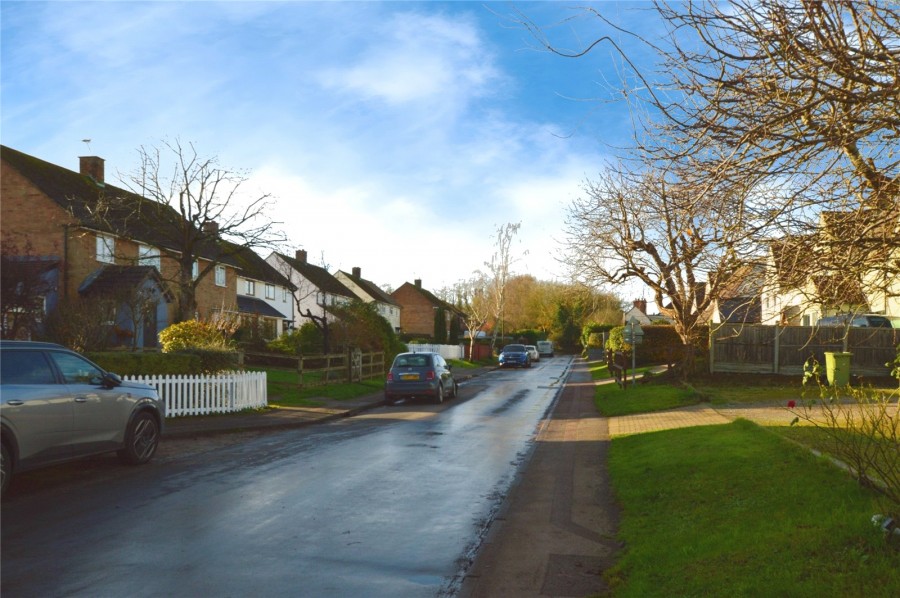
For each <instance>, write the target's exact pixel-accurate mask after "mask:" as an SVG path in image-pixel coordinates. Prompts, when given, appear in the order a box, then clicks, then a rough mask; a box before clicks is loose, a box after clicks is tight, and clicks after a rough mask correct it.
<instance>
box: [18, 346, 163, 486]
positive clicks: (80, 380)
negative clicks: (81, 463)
mask: <svg viewBox="0 0 900 598" xmlns="http://www.w3.org/2000/svg"><path fill="white" fill-rule="evenodd" d="M0 401H2V409H0V445H2V461H0V473H2V488H0V489H2V490H5V489H6V487H7V485H8V484H9V481H10V479H11V478H12V476H13V474H14V473H16V472H19V471H25V470H27V469H34V468H37V467H42V466H45V465H50V464H52V463H58V462H61V461H69V460H72V459H77V458H79V457H84V456H87V455H92V454H96V453H102V452H107V451H117V452H118V455H119V457H120V459H121V460H122V461H123V462H125V463H128V464H134V465H137V464H141V463H146V462H148V461H150V459H152V458H153V455H154V454H155V453H156V447H157V445H158V444H159V439H160V435H161V433H162V429H163V421H164V420H165V413H166V412H165V405H164V404H163V402H162V401H161V400H160V398H159V394H158V393H157V391H156V389H155V388H153V387H152V386H149V385H147V384H140V383H137V382H123V381H122V379H121V378H119V377H118V376H116V375H115V374H111V373H109V372H106V371H104V370H103V369H101V368H100V367H99V366H97V365H96V364H94V363H93V362H91V361H89V360H87V359H85V358H84V357H82V356H81V355H79V354H78V353H75V352H74V351H70V350H69V349H66V348H65V347H62V346H60V345H54V344H51V343H35V342H25V341H2V342H0Z"/></svg>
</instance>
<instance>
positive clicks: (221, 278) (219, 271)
mask: <svg viewBox="0 0 900 598" xmlns="http://www.w3.org/2000/svg"><path fill="white" fill-rule="evenodd" d="M216 286H220V287H224V286H225V266H216Z"/></svg>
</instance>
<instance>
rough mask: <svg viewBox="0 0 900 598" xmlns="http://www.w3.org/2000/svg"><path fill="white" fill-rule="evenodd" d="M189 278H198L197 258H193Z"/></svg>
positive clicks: (198, 265)
mask: <svg viewBox="0 0 900 598" xmlns="http://www.w3.org/2000/svg"><path fill="white" fill-rule="evenodd" d="M191 278H192V279H194V280H197V279H198V278H200V262H199V261H197V260H194V263H193V265H192V266H191Z"/></svg>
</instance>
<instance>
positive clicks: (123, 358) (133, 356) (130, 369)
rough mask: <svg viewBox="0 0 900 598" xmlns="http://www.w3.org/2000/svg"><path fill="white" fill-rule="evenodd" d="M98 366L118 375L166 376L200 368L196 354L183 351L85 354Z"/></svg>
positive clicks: (193, 371)
mask: <svg viewBox="0 0 900 598" xmlns="http://www.w3.org/2000/svg"><path fill="white" fill-rule="evenodd" d="M87 357H88V358H89V359H91V360H92V361H94V362H95V363H97V365H99V366H100V367H102V368H103V369H105V370H106V371H109V372H115V373H116V374H119V375H120V376H166V375H186V374H195V373H197V372H199V371H201V370H202V362H201V360H200V357H199V356H197V355H189V354H185V353H131V352H128V353H126V352H122V351H116V352H104V353H91V354H88V356H87Z"/></svg>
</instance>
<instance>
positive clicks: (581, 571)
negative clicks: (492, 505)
mask: <svg viewBox="0 0 900 598" xmlns="http://www.w3.org/2000/svg"><path fill="white" fill-rule="evenodd" d="M593 397H594V383H593V382H592V381H591V377H590V374H589V372H588V371H587V364H586V362H584V361H582V360H577V361H575V362H574V365H573V368H572V371H571V373H570V375H569V378H568V380H567V381H566V384H565V387H564V388H563V390H562V394H561V395H560V398H559V400H558V401H557V404H556V407H555V409H554V411H553V414H552V417H551V419H550V420H548V421H546V422H545V423H544V425H543V427H542V429H541V430H540V431H539V433H538V435H537V440H536V444H535V449H534V453H533V455H532V457H531V460H530V461H529V463H528V465H527V467H525V469H524V471H523V472H522V473H521V474H520V477H519V478H518V479H517V481H516V482H515V483H514V486H513V488H512V489H511V490H510V495H509V496H508V497H507V500H506V505H505V507H504V509H503V511H502V512H501V513H499V514H498V516H497V518H496V519H495V520H494V523H493V524H492V525H491V529H490V531H489V533H488V536H487V537H486V538H485V542H484V544H483V545H482V547H481V550H480V552H479V555H478V557H477V558H476V561H475V563H474V565H473V566H472V568H471V569H470V570H469V572H468V574H467V576H466V578H465V579H464V580H463V584H462V588H461V590H460V593H459V596H462V597H481V596H484V597H505V596H510V597H513V596H515V597H522V598H525V597H528V596H587V595H591V594H602V593H604V592H605V591H606V587H605V584H604V582H603V578H602V577H601V576H600V573H601V572H602V571H603V570H604V569H606V568H608V567H609V566H611V565H612V564H613V563H614V562H615V561H614V559H615V553H616V551H617V550H618V549H619V544H618V542H617V541H616V539H615V533H616V526H617V518H618V512H617V510H616V508H615V501H614V500H613V494H612V489H611V487H610V484H609V480H608V477H607V472H606V451H607V450H608V448H609V433H608V428H607V420H606V419H605V418H602V417H600V416H599V415H598V414H597V411H596V409H595V408H594V403H593Z"/></svg>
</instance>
